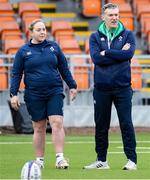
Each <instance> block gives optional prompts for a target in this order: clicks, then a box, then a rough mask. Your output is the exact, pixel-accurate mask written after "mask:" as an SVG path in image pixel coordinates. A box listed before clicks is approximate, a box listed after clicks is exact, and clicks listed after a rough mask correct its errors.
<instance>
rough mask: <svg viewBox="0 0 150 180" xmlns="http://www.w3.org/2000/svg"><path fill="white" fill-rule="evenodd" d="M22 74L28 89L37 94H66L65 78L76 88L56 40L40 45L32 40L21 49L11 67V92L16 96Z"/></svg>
mask: <svg viewBox="0 0 150 180" xmlns="http://www.w3.org/2000/svg"><path fill="white" fill-rule="evenodd" d="M23 73H24V84H25V92H26V91H30V92H32V95H34V96H38V97H43V96H49V95H53V94H61V93H63V82H62V79H63V80H64V81H65V82H66V84H67V85H68V87H69V88H70V89H71V88H77V85H76V82H75V81H74V80H73V77H72V75H71V72H70V71H69V68H68V63H67V60H66V58H65V56H64V54H63V52H62V51H61V49H60V47H59V46H58V44H57V43H56V42H54V41H48V40H44V41H43V42H42V43H39V44H32V43H31V41H30V42H28V43H27V44H25V45H23V46H22V47H21V48H20V49H19V50H18V52H17V53H16V56H15V60H14V64H13V68H12V79H11V87H10V93H11V94H13V95H17V92H18V90H19V85H20V81H21V78H22V75H23Z"/></svg>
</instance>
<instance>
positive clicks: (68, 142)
mask: <svg viewBox="0 0 150 180" xmlns="http://www.w3.org/2000/svg"><path fill="white" fill-rule="evenodd" d="M93 143H95V142H94V141H66V142H65V144H93ZM109 143H110V144H121V143H122V141H110V142H109ZM137 143H144V144H150V141H137ZM0 144H32V142H19V141H18V142H13V141H11V142H0ZM46 144H52V142H46Z"/></svg>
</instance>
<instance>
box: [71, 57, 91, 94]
mask: <svg viewBox="0 0 150 180" xmlns="http://www.w3.org/2000/svg"><path fill="white" fill-rule="evenodd" d="M70 62H71V63H72V64H73V65H74V66H75V67H74V71H73V76H74V79H75V81H76V82H77V87H78V90H79V91H83V90H88V89H89V79H88V67H86V62H85V59H81V58H74V59H71V60H70ZM84 65H85V66H84Z"/></svg>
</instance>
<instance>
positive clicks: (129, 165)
mask: <svg viewBox="0 0 150 180" xmlns="http://www.w3.org/2000/svg"><path fill="white" fill-rule="evenodd" d="M136 169H137V166H136V164H135V163H134V162H133V161H131V160H130V159H129V160H128V162H127V164H126V165H125V166H124V167H123V170H136Z"/></svg>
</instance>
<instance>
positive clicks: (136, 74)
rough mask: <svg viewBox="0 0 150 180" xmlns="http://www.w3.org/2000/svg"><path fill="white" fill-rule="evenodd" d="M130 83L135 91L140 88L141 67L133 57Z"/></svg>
mask: <svg viewBox="0 0 150 180" xmlns="http://www.w3.org/2000/svg"><path fill="white" fill-rule="evenodd" d="M131 84H132V88H133V90H135V91H140V90H141V88H142V75H141V67H140V64H139V61H138V59H135V58H133V59H132V60H131Z"/></svg>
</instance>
